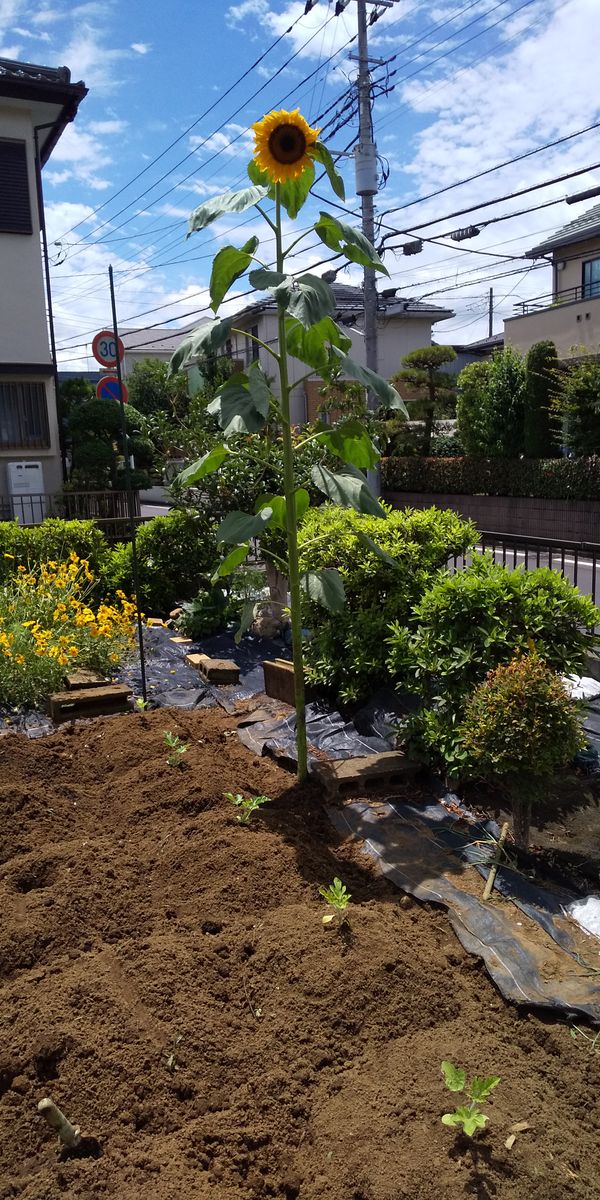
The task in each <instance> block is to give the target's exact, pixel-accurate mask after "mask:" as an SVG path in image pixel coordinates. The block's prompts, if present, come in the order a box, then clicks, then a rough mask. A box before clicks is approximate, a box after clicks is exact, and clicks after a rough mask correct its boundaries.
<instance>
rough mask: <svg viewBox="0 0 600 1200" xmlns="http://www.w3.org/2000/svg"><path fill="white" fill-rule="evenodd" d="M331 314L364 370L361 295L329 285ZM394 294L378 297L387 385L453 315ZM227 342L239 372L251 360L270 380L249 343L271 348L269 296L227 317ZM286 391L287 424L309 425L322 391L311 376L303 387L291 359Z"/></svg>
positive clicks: (267, 360)
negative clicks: (229, 323) (412, 352)
mask: <svg viewBox="0 0 600 1200" xmlns="http://www.w3.org/2000/svg"><path fill="white" fill-rule="evenodd" d="M331 289H332V291H333V295H334V298H335V305H336V311H335V313H334V318H335V320H336V321H337V322H338V324H339V325H342V326H344V327H345V330H346V332H347V334H348V336H349V337H350V338H351V340H352V346H351V349H350V350H349V352H348V353H349V354H350V355H351V357H352V358H354V359H355V360H356V362H358V363H360V364H361V366H364V365H365V347H364V332H363V331H364V309H363V291H362V288H360V287H352V286H350V285H348V284H340V283H336V282H334V283H332V284H331ZM396 291H397V289H396V288H389V289H386V290H385V291H384V292H381V293H379V296H378V359H379V361H378V371H379V374H380V375H383V376H384V378H386V379H389V378H390V377H391V376H392V375H394V374H395V372H396V371H398V370H399V369H400V366H401V360H402V358H403V357H404V355H405V354H408V352H409V350H416V349H418V348H419V347H420V346H429V345H430V344H431V328H432V325H433V324H435V323H436V322H437V321H446V320H448V318H449V317H453V316H454V313H453V312H452V311H451V310H450V309H447V308H439V307H438V306H436V305H434V304H428V303H423V302H422V301H419V300H408V299H404V298H403V297H399V296H396ZM233 326H234V329H233V330H232V334H231V338H230V340H229V342H228V343H227V346H226V351H227V354H228V355H229V357H230V358H232V359H233V360H234V361H235V362H236V363H238V364H239V366H240V368H242V369H245V368H246V367H248V366H249V365H250V363H251V362H253V361H254V360H255V359H258V361H259V362H260V363H261V366H262V367H263V369H264V371H265V373H266V374H267V375H268V376H271V377H272V376H273V365H274V364H273V360H272V359H271V356H270V355H269V353H268V352H267V351H266V350H264V349H263V347H261V346H259V345H257V343H256V342H255V341H252V338H259V339H260V341H262V342H264V343H266V345H272V346H274V345H275V343H276V340H277V307H276V304H275V301H274V300H273V299H272V297H271V296H268V297H265V298H264V299H262V300H258V301H257V302H256V303H254V304H250V305H248V307H247V308H244V309H242V310H241V311H240V312H238V313H236V314H235V316H234V317H233ZM288 370H289V379H290V385H291V395H290V401H291V415H292V421H294V423H296V424H302V423H303V422H304V421H312V420H314V417H315V415H316V412H317V409H318V407H319V404H320V401H321V397H320V395H319V389H320V388H321V387H322V383H321V381H320V379H318V378H317V377H316V376H315V377H314V378H313V379H307V380H305V381H304V382H296V381H299V380H300V379H301V378H302V376H304V375H306V371H307V367H306V364H305V363H301V362H299V361H298V359H296V358H291V357H289V358H288Z"/></svg>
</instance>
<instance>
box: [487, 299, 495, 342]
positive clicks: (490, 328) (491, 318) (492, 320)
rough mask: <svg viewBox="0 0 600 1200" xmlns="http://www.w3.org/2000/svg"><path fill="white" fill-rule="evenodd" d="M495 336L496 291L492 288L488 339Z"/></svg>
mask: <svg viewBox="0 0 600 1200" xmlns="http://www.w3.org/2000/svg"><path fill="white" fill-rule="evenodd" d="M493 334H494V289H493V288H490V302H489V308H488V337H493Z"/></svg>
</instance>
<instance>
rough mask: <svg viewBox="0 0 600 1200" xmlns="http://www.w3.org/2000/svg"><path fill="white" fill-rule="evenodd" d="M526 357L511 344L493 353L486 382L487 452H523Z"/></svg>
mask: <svg viewBox="0 0 600 1200" xmlns="http://www.w3.org/2000/svg"><path fill="white" fill-rule="evenodd" d="M524 422H525V361H524V359H523V356H522V355H521V354H519V353H518V351H517V350H513V349H512V347H511V346H506V348H505V349H504V350H501V351H500V352H499V353H498V354H494V355H492V358H491V360H490V366H489V371H488V374H487V377H486V383H485V411H484V428H485V440H486V443H487V453H488V454H489V455H491V456H493V457H497V458H515V457H516V456H517V455H518V454H521V453H522V452H523V441H524Z"/></svg>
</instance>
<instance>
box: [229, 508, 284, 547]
mask: <svg viewBox="0 0 600 1200" xmlns="http://www.w3.org/2000/svg"><path fill="white" fill-rule="evenodd" d="M272 515H273V513H272V509H270V508H263V509H262V510H261V512H259V513H245V512H230V513H227V516H226V517H224V518H223V520H222V521H221V524H220V525H219V528H218V529H217V541H218V542H229V543H233V544H234V545H237V546H239V544H240V543H241V542H247V541H248V539H249V538H254V537H260V535H261V533H262V532H263V530H264V529H266V528H267V525H268V524H269V522H270V520H271V517H272Z"/></svg>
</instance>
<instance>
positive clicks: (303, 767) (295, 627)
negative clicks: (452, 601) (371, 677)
mask: <svg viewBox="0 0 600 1200" xmlns="http://www.w3.org/2000/svg"><path fill="white" fill-rule="evenodd" d="M275 226H276V228H275V241H276V247H277V270H278V271H283V262H284V253H283V246H282V238H281V189H280V185H279V184H276V186H275ZM277 322H278V336H279V384H280V390H281V418H282V436H283V492H284V495H285V509H286V531H287V549H288V575H289V585H290V607H291V619H292V657H293V661H294V700H295V705H296V750H297V754H298V779H299V780H300V781H301V782H302V780H304V779H306V777H307V775H308V758H307V749H306V701H305V696H304V654H303V650H302V617H301V610H300V565H299V561H298V529H297V522H296V503H295V492H296V482H295V477H294V447H293V444H292V422H291V417H290V385H289V379H288V369H287V355H286V349H285V309H284V308H283V307H282V306H281V305H279V306H278V310H277Z"/></svg>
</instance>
